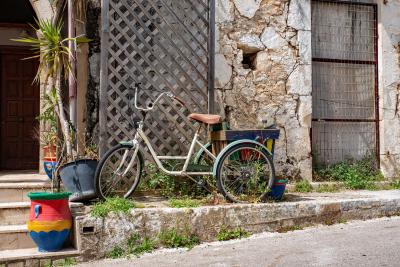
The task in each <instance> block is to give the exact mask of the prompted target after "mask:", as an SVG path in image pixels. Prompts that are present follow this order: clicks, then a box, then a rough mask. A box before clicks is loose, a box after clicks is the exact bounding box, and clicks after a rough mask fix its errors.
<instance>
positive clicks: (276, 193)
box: [268, 179, 288, 200]
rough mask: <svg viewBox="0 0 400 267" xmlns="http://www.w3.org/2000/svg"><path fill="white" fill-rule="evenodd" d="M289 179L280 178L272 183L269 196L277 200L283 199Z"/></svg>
mask: <svg viewBox="0 0 400 267" xmlns="http://www.w3.org/2000/svg"><path fill="white" fill-rule="evenodd" d="M287 183H288V180H287V179H279V180H276V181H275V182H274V184H273V185H272V188H271V191H269V193H268V196H269V197H270V198H272V199H275V200H281V199H282V198H283V195H284V194H285V189H286V184H287Z"/></svg>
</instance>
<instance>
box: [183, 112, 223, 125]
mask: <svg viewBox="0 0 400 267" xmlns="http://www.w3.org/2000/svg"><path fill="white" fill-rule="evenodd" d="M188 117H189V119H192V120H195V121H197V122H200V123H204V124H209V125H213V124H217V123H220V122H221V116H219V115H214V114H199V113H192V114H190V115H189V116H188Z"/></svg>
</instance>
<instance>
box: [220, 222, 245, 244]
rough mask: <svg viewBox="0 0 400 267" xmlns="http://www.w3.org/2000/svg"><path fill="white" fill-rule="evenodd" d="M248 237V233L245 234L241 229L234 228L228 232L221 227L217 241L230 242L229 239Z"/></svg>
mask: <svg viewBox="0 0 400 267" xmlns="http://www.w3.org/2000/svg"><path fill="white" fill-rule="evenodd" d="M249 236H250V234H249V233H248V232H246V231H245V230H243V229H242V228H241V227H236V228H235V229H233V230H228V229H226V227H225V226H224V225H223V226H222V227H221V229H220V230H219V232H218V234H217V240H218V241H226V240H231V239H240V238H245V237H249Z"/></svg>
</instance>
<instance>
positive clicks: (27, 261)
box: [0, 248, 80, 266]
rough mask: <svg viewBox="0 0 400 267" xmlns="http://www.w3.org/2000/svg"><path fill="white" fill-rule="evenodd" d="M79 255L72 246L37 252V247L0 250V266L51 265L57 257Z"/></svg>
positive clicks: (63, 257)
mask: <svg viewBox="0 0 400 267" xmlns="http://www.w3.org/2000/svg"><path fill="white" fill-rule="evenodd" d="M79 255H80V252H79V251H78V250H77V249H74V248H65V249H62V250H60V251H57V252H39V251H38V249H37V248H25V249H13V250H3V251H0V266H1V264H7V266H51V265H52V264H51V262H52V261H53V262H54V261H55V260H57V259H65V258H73V257H77V256H79Z"/></svg>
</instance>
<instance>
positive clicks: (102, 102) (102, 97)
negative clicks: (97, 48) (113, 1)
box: [99, 0, 110, 156]
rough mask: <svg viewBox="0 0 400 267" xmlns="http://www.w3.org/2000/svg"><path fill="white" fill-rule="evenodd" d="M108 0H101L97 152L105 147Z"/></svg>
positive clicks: (104, 149)
mask: <svg viewBox="0 0 400 267" xmlns="http://www.w3.org/2000/svg"><path fill="white" fill-rule="evenodd" d="M109 8H110V0H102V2H101V43H100V45H101V55H100V92H99V110H100V112H99V127H100V134H99V154H100V156H101V155H103V154H104V153H105V152H106V149H107V88H108V60H107V59H108V44H109V33H110V26H109V24H110V22H109V16H108V12H109Z"/></svg>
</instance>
